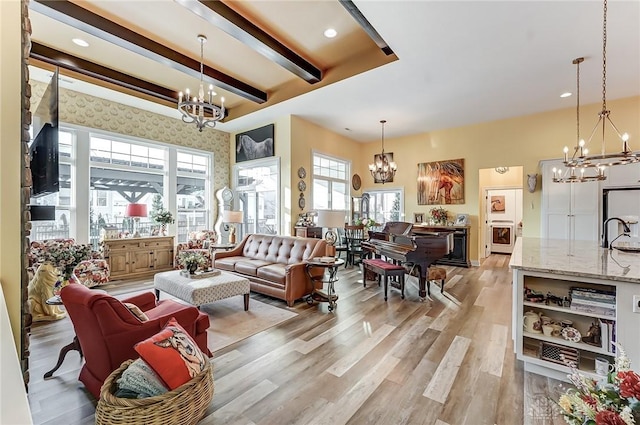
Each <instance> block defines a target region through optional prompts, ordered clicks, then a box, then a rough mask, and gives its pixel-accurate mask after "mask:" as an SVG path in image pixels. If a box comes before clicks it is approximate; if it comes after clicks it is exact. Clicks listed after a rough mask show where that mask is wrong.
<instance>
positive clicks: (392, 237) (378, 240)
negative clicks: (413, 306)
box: [362, 222, 453, 300]
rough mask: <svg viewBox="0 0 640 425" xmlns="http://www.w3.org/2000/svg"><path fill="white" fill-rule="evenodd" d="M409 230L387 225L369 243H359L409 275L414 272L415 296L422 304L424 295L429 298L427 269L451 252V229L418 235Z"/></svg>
mask: <svg viewBox="0 0 640 425" xmlns="http://www.w3.org/2000/svg"><path fill="white" fill-rule="evenodd" d="M412 227H413V225H412V224H411V223H405V222H390V223H387V224H385V227H384V229H383V230H382V231H381V232H369V240H368V241H363V242H362V248H363V249H366V250H368V251H369V252H371V253H372V254H375V255H376V256H385V257H387V258H390V259H392V260H395V261H397V262H399V263H400V264H402V265H403V266H405V268H407V269H409V271H413V270H415V271H416V272H417V274H418V278H419V292H418V295H419V296H420V299H421V300H423V299H424V298H425V297H426V296H427V293H428V294H429V295H430V294H431V288H430V287H429V280H428V268H429V266H430V265H431V264H433V263H434V262H436V261H437V260H439V259H441V258H443V257H445V256H447V255H448V254H449V253H450V252H451V251H452V250H453V229H452V230H451V231H448V230H444V229H443V230H438V231H435V232H434V231H419V233H417V232H413V231H412V230H413V229H412ZM394 232H399V233H394Z"/></svg>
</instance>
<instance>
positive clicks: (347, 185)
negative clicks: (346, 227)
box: [310, 150, 351, 216]
mask: <svg viewBox="0 0 640 425" xmlns="http://www.w3.org/2000/svg"><path fill="white" fill-rule="evenodd" d="M316 157H321V158H325V159H328V160H331V161H337V162H341V163H343V164H344V165H345V179H344V180H342V179H339V178H336V177H328V176H323V175H320V174H315V167H314V163H315V161H314V160H315V158H316ZM310 174H311V188H310V189H311V209H313V210H316V209H326V210H334V209H335V208H334V205H333V203H334V202H333V196H332V195H331V193H332V190H331V187H332V185H333V183H334V182H339V183H344V185H345V188H346V193H345V200H344V204H345V208H344V209H345V210H349V216H350V215H351V202H350V201H349V200H350V199H351V182H350V176H351V160H349V159H346V158H340V157H337V156H333V155H328V154H326V153H323V152H320V151H317V150H312V151H311V170H310ZM316 179H318V180H324V181H328V182H329V201H328V205H327V208H319V207H316V205H315V194H314V193H313V192H314V187H315V180H316ZM340 210H342V209H340Z"/></svg>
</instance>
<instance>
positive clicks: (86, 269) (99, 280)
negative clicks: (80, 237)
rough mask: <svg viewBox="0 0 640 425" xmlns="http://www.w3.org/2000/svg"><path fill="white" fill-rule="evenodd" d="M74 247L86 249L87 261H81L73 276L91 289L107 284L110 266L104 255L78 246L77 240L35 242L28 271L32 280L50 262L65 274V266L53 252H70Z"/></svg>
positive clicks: (30, 251) (31, 246)
mask: <svg viewBox="0 0 640 425" xmlns="http://www.w3.org/2000/svg"><path fill="white" fill-rule="evenodd" d="M72 247H77V248H81V249H85V250H86V252H87V256H86V257H85V258H86V259H85V260H83V261H80V262H79V263H78V264H77V265H76V266H75V267H74V269H73V272H72V276H73V277H74V278H75V279H76V280H77V281H78V282H80V283H82V284H83V285H85V286H87V287H89V288H91V287H94V286H98V285H102V284H105V283H107V282H108V281H109V264H108V263H107V261H106V260H104V259H103V258H102V254H100V253H99V252H97V251H93V250H91V247H90V246H89V245H81V244H76V241H75V239H48V240H44V241H33V242H31V245H30V246H29V253H28V255H27V256H28V259H29V266H28V268H27V271H28V272H29V274H30V277H29V278H31V277H32V276H33V274H34V273H35V271H36V270H37V269H38V267H40V264H42V263H44V262H50V263H51V264H52V265H53V266H54V267H56V268H58V270H60V273H63V272H64V265H63V264H62V263H61V262H57V261H56V260H55V258H58V256H55V255H51V253H52V251H54V250H55V251H68V250H70V249H71V248H72Z"/></svg>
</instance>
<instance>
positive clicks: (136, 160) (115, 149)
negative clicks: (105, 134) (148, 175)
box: [91, 136, 166, 170]
mask: <svg viewBox="0 0 640 425" xmlns="http://www.w3.org/2000/svg"><path fill="white" fill-rule="evenodd" d="M165 151H166V149H161V148H153V147H148V146H143V145H139V144H135V143H129V142H124V141H118V140H109V139H106V138H102V137H94V136H92V137H91V161H93V162H104V163H108V164H116V165H127V166H131V167H140V168H153V169H159V170H162V169H164V166H165Z"/></svg>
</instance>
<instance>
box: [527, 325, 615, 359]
mask: <svg viewBox="0 0 640 425" xmlns="http://www.w3.org/2000/svg"><path fill="white" fill-rule="evenodd" d="M522 336H523V337H525V338H531V339H537V340H539V341H546V342H551V343H553V344H560V345H564V346H566V347H571V348H576V349H578V350H582V351H589V352H591V353H596V354H604V355H607V356H609V355H611V354H612V353H610V352H609V351H608V350H607V349H605V348H602V347H596V346H595V345H589V344H585V343H584V342H571V341H567V340H566V339H564V338H561V337H557V336H546V335H543V334H535V333H531V332H525V331H523V332H522Z"/></svg>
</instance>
